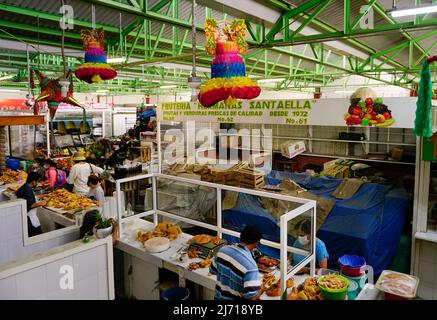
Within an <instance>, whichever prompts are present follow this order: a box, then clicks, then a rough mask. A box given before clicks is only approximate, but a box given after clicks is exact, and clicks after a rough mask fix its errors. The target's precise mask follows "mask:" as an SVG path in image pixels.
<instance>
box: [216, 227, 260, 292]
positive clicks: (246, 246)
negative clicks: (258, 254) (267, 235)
mask: <svg viewBox="0 0 437 320" xmlns="http://www.w3.org/2000/svg"><path fill="white" fill-rule="evenodd" d="M261 236H262V233H261V230H260V229H259V228H258V226H256V225H247V226H246V227H245V228H244V229H243V230H242V231H241V235H240V243H239V244H237V245H229V246H224V247H222V248H221V249H220V250H219V251H218V252H217V254H216V255H215V257H214V259H213V261H212V263H211V266H210V269H209V271H210V273H211V274H215V275H217V283H216V286H215V296H214V298H215V299H216V300H258V299H259V297H260V296H261V295H262V294H263V292H264V289H263V288H262V287H261V281H260V276H259V271H258V266H257V264H256V262H255V260H254V259H253V257H252V253H251V251H252V250H253V249H255V247H256V246H257V245H258V243H259V241H260V240H261Z"/></svg>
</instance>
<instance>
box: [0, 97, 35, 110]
mask: <svg viewBox="0 0 437 320" xmlns="http://www.w3.org/2000/svg"><path fill="white" fill-rule="evenodd" d="M0 110H29V107H28V106H27V105H26V100H25V99H0Z"/></svg>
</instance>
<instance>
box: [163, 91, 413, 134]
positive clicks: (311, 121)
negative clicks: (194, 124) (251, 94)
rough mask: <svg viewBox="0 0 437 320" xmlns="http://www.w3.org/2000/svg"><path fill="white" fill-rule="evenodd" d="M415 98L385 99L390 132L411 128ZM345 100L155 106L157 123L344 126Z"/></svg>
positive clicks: (164, 104)
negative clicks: (389, 117)
mask: <svg viewBox="0 0 437 320" xmlns="http://www.w3.org/2000/svg"><path fill="white" fill-rule="evenodd" d="M416 100H417V99H416V98H409V97H405V98H385V99H384V103H385V104H386V105H387V106H389V108H390V109H391V111H392V116H393V119H394V121H393V123H391V124H390V127H391V128H412V127H413V125H414V114H415V110H416ZM349 105H350V103H349V100H348V99H320V100H315V99H308V100H240V101H238V102H237V103H236V104H234V105H226V104H224V103H218V104H216V105H214V106H212V107H210V108H205V107H203V106H202V105H200V104H199V103H197V102H165V103H162V104H161V105H159V106H158V108H157V117H158V120H160V121H198V122H221V123H263V124H289V125H320V126H345V120H344V116H345V114H346V113H347V112H348V108H349Z"/></svg>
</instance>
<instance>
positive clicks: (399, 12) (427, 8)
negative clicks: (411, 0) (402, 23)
mask: <svg viewBox="0 0 437 320" xmlns="http://www.w3.org/2000/svg"><path fill="white" fill-rule="evenodd" d="M432 12H437V3H434V4H428V5H421V6H416V7H413V8H399V9H397V8H394V9H393V10H389V11H388V13H389V14H390V15H391V16H392V17H393V18H397V17H406V16H414V15H418V14H425V13H432Z"/></svg>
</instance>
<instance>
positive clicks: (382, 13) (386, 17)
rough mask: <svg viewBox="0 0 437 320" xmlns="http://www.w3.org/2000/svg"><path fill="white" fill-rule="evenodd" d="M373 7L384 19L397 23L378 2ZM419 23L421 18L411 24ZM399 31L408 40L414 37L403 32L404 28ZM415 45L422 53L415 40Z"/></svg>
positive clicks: (422, 50) (367, 0)
mask: <svg viewBox="0 0 437 320" xmlns="http://www.w3.org/2000/svg"><path fill="white" fill-rule="evenodd" d="M366 2H368V3H369V0H366ZM374 8H375V10H376V11H377V12H378V13H379V14H380V15H381V16H382V17H383V18H384V19H385V20H387V21H388V22H390V23H391V24H394V25H396V24H397V22H396V21H395V20H394V19H393V18H392V17H390V16H389V15H388V14H387V13H386V12H385V10H384V8H382V7H381V6H380V5H379V4H378V3H376V4H375V5H374ZM421 23H423V20H422V21H414V22H413V24H417V25H420V24H421ZM400 32H401V34H402V35H403V36H404V37H406V38H407V39H408V40H413V39H414V38H413V37H412V36H411V35H410V34H409V33H408V32H405V31H404V30H400ZM415 47H416V48H417V49H419V50H420V52H422V53H424V51H425V50H424V49H423V48H422V47H421V46H420V45H419V44H418V43H417V42H416V43H415Z"/></svg>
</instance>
